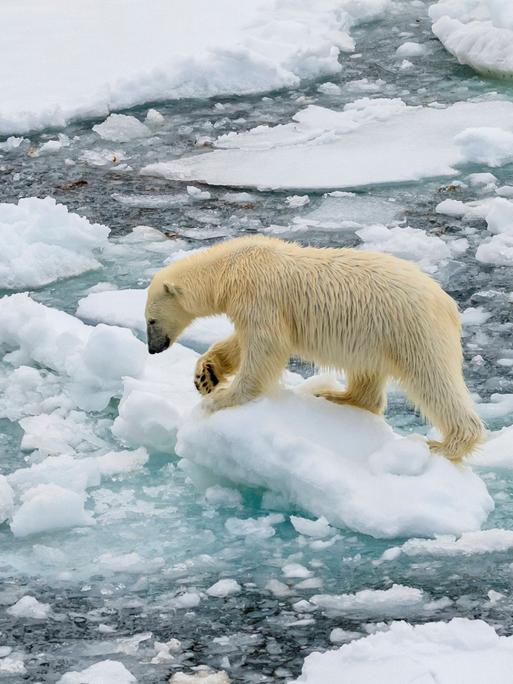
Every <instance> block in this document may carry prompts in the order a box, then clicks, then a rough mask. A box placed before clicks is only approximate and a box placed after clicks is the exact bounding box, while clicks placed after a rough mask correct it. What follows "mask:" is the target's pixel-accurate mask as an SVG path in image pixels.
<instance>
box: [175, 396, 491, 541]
mask: <svg viewBox="0 0 513 684" xmlns="http://www.w3.org/2000/svg"><path fill="white" fill-rule="evenodd" d="M176 452H177V454H178V455H179V456H181V457H182V458H183V459H186V463H185V465H186V469H187V472H188V473H189V475H190V476H191V477H192V478H193V480H194V479H196V480H197V481H198V482H202V481H204V480H205V479H207V481H208V477H207V478H206V477H205V474H206V473H210V474H212V473H214V474H215V475H216V476H217V477H218V478H220V479H221V480H222V482H231V483H236V484H241V485H244V486H248V487H253V488H259V489H264V490H269V491H272V492H273V493H275V494H276V493H278V494H280V495H281V496H282V497H283V498H284V499H285V500H286V501H287V502H288V505H289V506H290V507H292V508H297V509H299V510H302V511H305V512H308V513H310V514H311V515H313V516H324V517H325V518H326V520H328V521H329V522H330V523H331V524H333V525H335V526H337V527H348V528H350V529H353V530H355V531H358V532H363V533H366V534H370V535H372V536H375V537H396V536H401V535H405V536H411V535H417V536H432V535H433V534H444V533H445V534H460V533H461V532H464V531H468V530H476V529H479V527H480V526H481V524H482V523H483V522H484V520H485V519H486V517H487V515H488V513H489V512H490V511H491V510H492V508H493V503H492V500H491V498H490V496H489V495H488V493H487V491H486V487H485V485H484V483H483V482H482V481H481V480H480V478H479V477H478V476H477V475H475V474H474V473H472V471H471V470H470V469H469V468H467V467H456V466H454V465H453V464H451V463H450V462H449V461H447V460H446V459H444V458H442V457H439V456H431V455H430V454H429V451H428V448H427V446H426V444H425V442H424V440H423V439H422V438H420V437H418V436H412V437H408V438H400V437H398V436H397V435H395V434H394V433H393V431H392V430H391V428H390V427H388V425H387V424H386V423H385V421H384V420H383V419H382V418H380V417H378V416H375V415H373V414H371V413H368V412H366V411H362V410H360V409H356V408H353V407H349V406H335V405H333V404H330V403H328V402H326V401H325V400H322V399H316V398H314V397H312V396H306V395H301V394H299V393H296V392H292V391H281V392H280V393H279V394H277V395H276V396H274V397H265V398H262V399H260V400H258V401H254V402H251V403H249V404H246V405H244V406H240V407H237V408H233V409H228V410H225V411H221V412H218V413H216V414H213V415H211V416H203V415H202V414H201V413H200V412H199V411H195V412H193V413H192V415H191V416H190V417H188V418H187V419H186V420H185V421H184V423H183V424H182V425H181V426H180V428H179V430H178V435H177V445H176ZM211 479H212V476H210V480H211ZM210 484H212V482H210Z"/></svg>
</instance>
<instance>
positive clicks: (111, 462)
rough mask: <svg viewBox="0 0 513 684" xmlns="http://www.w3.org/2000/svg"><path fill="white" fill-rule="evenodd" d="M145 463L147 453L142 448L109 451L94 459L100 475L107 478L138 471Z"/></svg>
mask: <svg viewBox="0 0 513 684" xmlns="http://www.w3.org/2000/svg"><path fill="white" fill-rule="evenodd" d="M147 461H148V452H147V451H146V449H143V448H140V449H136V450H135V451H109V452H108V453H107V454H103V456H98V457H97V458H96V462H97V463H98V468H99V470H100V473H101V474H102V475H108V476H111V475H119V474H120V473H131V472H132V471H134V470H139V469H140V468H142V466H143V465H145V464H146V463H147Z"/></svg>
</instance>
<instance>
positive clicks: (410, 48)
mask: <svg viewBox="0 0 513 684" xmlns="http://www.w3.org/2000/svg"><path fill="white" fill-rule="evenodd" d="M426 52H427V48H426V46H425V45H423V44H421V43H413V42H410V41H407V42H406V43H403V44H402V45H400V46H399V47H398V48H397V50H396V51H395V54H396V55H397V56H398V57H421V56H422V55H425V54H426Z"/></svg>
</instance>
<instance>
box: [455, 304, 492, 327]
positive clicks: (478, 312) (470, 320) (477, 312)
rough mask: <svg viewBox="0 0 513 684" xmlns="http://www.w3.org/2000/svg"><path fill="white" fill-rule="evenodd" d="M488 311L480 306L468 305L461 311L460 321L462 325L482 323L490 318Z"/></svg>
mask: <svg viewBox="0 0 513 684" xmlns="http://www.w3.org/2000/svg"><path fill="white" fill-rule="evenodd" d="M491 316H492V314H491V312H490V311H485V309H484V307H482V306H469V307H468V308H467V309H464V310H463V311H462V312H461V316H460V318H461V322H462V324H463V325H470V326H472V325H482V324H483V323H486V321H487V320H488V319H489V318H491Z"/></svg>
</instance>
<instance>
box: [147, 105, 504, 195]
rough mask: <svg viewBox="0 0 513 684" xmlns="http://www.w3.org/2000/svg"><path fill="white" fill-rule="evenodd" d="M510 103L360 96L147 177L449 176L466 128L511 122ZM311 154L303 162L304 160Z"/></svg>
mask: <svg viewBox="0 0 513 684" xmlns="http://www.w3.org/2000/svg"><path fill="white" fill-rule="evenodd" d="M512 117H513V103H511V102H504V101H488V102H457V103H456V104H454V105H451V106H450V107H447V108H446V109H438V108H430V107H407V106H406V105H405V104H404V102H402V101H401V100H387V99H377V100H368V99H362V100H357V101H355V102H353V103H350V104H349V105H346V106H345V108H344V111H342V112H336V111H333V110H330V109H324V108H322V107H317V106H313V105H312V106H309V107H307V108H306V109H305V110H303V111H301V112H299V113H298V114H296V116H295V117H294V120H295V123H290V124H286V125H281V126H276V127H274V128H269V127H266V126H259V127H257V128H255V129H253V130H251V131H249V132H246V133H241V134H231V135H230V136H225V137H224V138H221V139H220V141H219V145H220V146H221V147H224V148H227V149H218V150H215V151H214V152H208V153H205V154H201V155H195V156H193V157H184V158H182V159H177V160H174V161H171V162H162V163H156V164H150V165H148V166H146V167H144V168H143V169H142V172H141V173H143V174H144V175H151V176H159V177H163V178H168V179H171V180H181V181H199V182H203V183H208V184H211V185H230V186H241V187H256V188H261V189H268V188H270V189H287V190H293V189H295V190H308V189H312V190H314V189H330V188H341V187H345V188H349V187H358V186H366V185H371V184H376V183H393V182H403V181H413V180H419V179H421V178H433V177H442V176H453V175H455V174H456V170H455V168H454V166H455V165H457V164H458V163H459V162H460V161H462V160H463V158H462V154H461V151H460V149H459V147H458V146H457V145H456V143H455V142H454V137H455V136H456V135H457V134H458V133H461V132H462V131H463V130H465V129H466V128H472V127H477V126H492V127H502V128H506V129H507V128H509V126H510V125H511V120H512ZM305 159H308V164H305V163H304V160H305Z"/></svg>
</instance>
